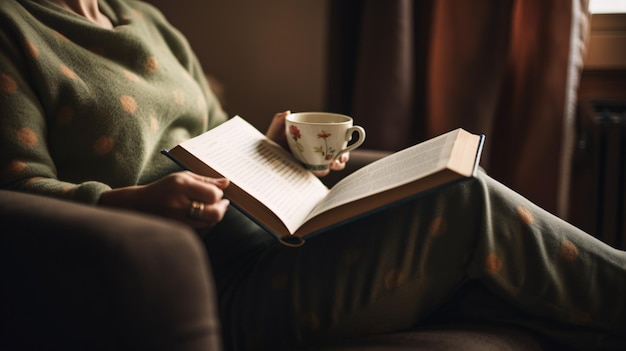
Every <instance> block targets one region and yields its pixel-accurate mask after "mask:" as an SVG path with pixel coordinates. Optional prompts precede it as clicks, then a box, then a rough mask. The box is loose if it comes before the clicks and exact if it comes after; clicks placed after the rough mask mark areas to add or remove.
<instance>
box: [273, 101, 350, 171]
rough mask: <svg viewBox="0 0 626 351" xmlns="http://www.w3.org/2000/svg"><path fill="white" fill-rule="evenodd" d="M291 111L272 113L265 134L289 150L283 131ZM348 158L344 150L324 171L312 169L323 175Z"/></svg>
mask: <svg viewBox="0 0 626 351" xmlns="http://www.w3.org/2000/svg"><path fill="white" fill-rule="evenodd" d="M290 113H291V111H285V112H280V113H277V114H275V115H274V118H273V119H272V122H271V123H270V126H269V128H268V129H267V133H265V135H266V136H267V137H268V138H270V139H271V140H273V141H275V142H276V143H278V144H279V145H280V146H282V147H283V148H284V149H286V150H289V144H287V134H286V133H285V118H286V117H287V116H288V115H289V114H290ZM349 160H350V153H349V152H345V153H343V154H341V156H339V158H338V159H337V160H335V161H333V162H331V164H330V165H329V167H328V169H326V170H324V171H313V174H315V175H316V176H318V177H323V176H325V175H327V174H328V173H330V171H331V170H332V171H340V170H342V169H344V168H345V167H346V163H347V162H348V161H349Z"/></svg>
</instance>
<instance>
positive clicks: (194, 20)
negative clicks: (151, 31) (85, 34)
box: [149, 0, 327, 130]
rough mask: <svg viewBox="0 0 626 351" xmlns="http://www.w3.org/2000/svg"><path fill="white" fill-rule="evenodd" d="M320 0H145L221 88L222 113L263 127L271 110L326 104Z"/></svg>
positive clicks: (323, 18)
mask: <svg viewBox="0 0 626 351" xmlns="http://www.w3.org/2000/svg"><path fill="white" fill-rule="evenodd" d="M326 1H327V0H326ZM326 1H325V0H305V1H292V0H262V1H261V0H256V1H254V0H228V1H221V0H182V1H171V0H149V2H150V3H152V4H154V5H156V6H157V7H158V8H159V9H161V11H163V12H164V14H165V15H166V17H167V18H168V19H169V20H170V22H171V23H172V24H173V25H174V26H175V27H177V28H178V29H179V30H181V31H182V32H183V33H184V34H185V35H186V36H187V38H188V39H189V41H190V43H191V46H192V47H193V48H194V50H195V51H196V53H197V55H198V57H199V59H200V61H201V63H202V66H203V67H204V69H205V71H206V73H208V74H210V75H212V76H214V77H215V78H216V79H217V80H218V81H219V82H220V83H221V84H222V85H223V88H224V99H225V109H226V110H227V111H228V113H229V114H231V115H234V114H239V115H241V116H243V117H244V118H246V119H248V120H250V121H251V122H253V124H255V125H256V126H257V127H258V128H260V129H261V130H265V129H266V128H267V125H269V121H270V119H271V117H272V116H273V115H274V113H276V112H280V111H283V110H286V109H290V110H292V111H304V110H322V109H324V106H325V101H324V100H325V95H324V88H325V84H326V55H327V50H326V35H327V30H326V29H327V28H326V10H327V5H326V4H327V2H326Z"/></svg>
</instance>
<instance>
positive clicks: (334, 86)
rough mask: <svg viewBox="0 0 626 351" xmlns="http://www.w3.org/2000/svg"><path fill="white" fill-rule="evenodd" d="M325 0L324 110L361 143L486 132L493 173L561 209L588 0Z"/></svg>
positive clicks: (395, 144)
mask: <svg viewBox="0 0 626 351" xmlns="http://www.w3.org/2000/svg"><path fill="white" fill-rule="evenodd" d="M329 3H330V4H329V6H330V15H329V18H330V26H329V61H328V67H329V77H328V80H327V81H328V92H329V95H328V99H327V101H328V109H329V110H333V111H338V112H342V113H346V114H350V115H352V116H353V117H354V118H355V121H356V122H357V123H358V124H360V125H362V126H364V127H365V128H366V129H367V130H368V139H367V140H366V142H365V144H364V146H363V147H365V148H374V149H384V150H398V149H401V148H403V147H406V146H409V145H412V144H414V143H416V142H419V141H421V140H424V139H426V138H430V137H433V136H436V135H439V134H441V133H444V132H446V131H449V130H451V129H454V128H457V127H462V128H465V129H467V130H469V131H471V132H475V133H483V134H485V135H486V142H485V150H484V154H483V158H482V162H481V164H482V166H483V167H484V168H485V169H486V170H487V171H488V173H489V174H491V175H492V176H493V177H494V178H496V179H498V180H499V181H501V182H503V183H504V184H506V185H508V186H509V187H511V188H513V189H514V190H516V191H518V192H519V193H521V194H522V195H524V196H525V197H527V198H529V199H530V200H532V201H533V202H535V203H537V204H538V205H540V206H541V207H543V208H545V209H546V210H548V211H551V212H553V213H554V214H557V215H559V216H561V217H566V216H567V207H568V206H567V202H568V196H567V194H568V192H569V181H570V167H571V159H572V153H573V149H574V145H573V143H574V134H575V132H574V127H575V123H574V113H575V112H574V111H575V109H574V106H575V102H576V101H575V99H576V90H577V86H578V79H579V76H580V73H581V70H582V59H583V57H584V52H585V48H586V42H587V35H588V30H589V29H588V22H589V19H590V17H589V13H588V0H571V1H563V0H477V1H466V0H425V1H413V0H351V1H337V2H334V1H331V2H329Z"/></svg>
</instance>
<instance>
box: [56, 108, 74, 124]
mask: <svg viewBox="0 0 626 351" xmlns="http://www.w3.org/2000/svg"><path fill="white" fill-rule="evenodd" d="M75 115H76V111H74V108H73V107H71V106H69V105H66V106H63V107H61V108H60V109H59V111H58V112H57V118H56V120H57V123H58V124H59V125H66V124H68V123H70V122H71V121H72V120H73V119H74V116H75Z"/></svg>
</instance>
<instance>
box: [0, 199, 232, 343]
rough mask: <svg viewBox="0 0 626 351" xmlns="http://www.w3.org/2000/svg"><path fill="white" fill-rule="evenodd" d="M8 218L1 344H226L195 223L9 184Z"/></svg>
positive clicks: (3, 211)
mask: <svg viewBox="0 0 626 351" xmlns="http://www.w3.org/2000/svg"><path fill="white" fill-rule="evenodd" d="M0 226H1V228H2V230H1V231H2V234H0V279H2V283H3V284H4V285H3V288H2V289H0V290H1V291H0V307H1V309H0V310H2V313H0V315H1V316H0V319H1V320H0V322H1V324H2V325H3V328H1V329H2V330H1V331H0V349H13V347H12V346H15V345H19V347H20V348H22V349H63V350H78V349H83V350H85V349H94V350H100V349H117V350H127V349H128V350H131V349H132V350H142V349H143V350H148V349H155V350H156V349H173V350H183V349H184V350H196V349H198V350H200V349H203V350H216V349H219V348H220V347H221V346H220V345H221V344H220V342H221V341H220V340H221V339H220V332H219V323H218V316H217V311H216V310H217V308H216V306H217V305H216V303H215V295H214V286H213V283H212V280H211V272H210V266H209V264H208V259H207V257H206V253H205V250H204V248H203V246H202V244H201V241H200V239H199V238H198V237H197V235H196V233H195V232H194V231H193V230H192V229H191V228H189V227H186V226H184V225H181V224H178V223H175V222H172V221H167V220H163V219H160V218H157V217H150V216H146V215H141V214H138V213H134V212H130V211H121V210H112V209H104V208H99V207H96V206H88V205H82V204H77V203H72V202H68V201H62V200H57V199H51V198H46V197H41V196H36V195H30V194H24V193H18V192H12V191H4V190H0Z"/></svg>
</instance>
